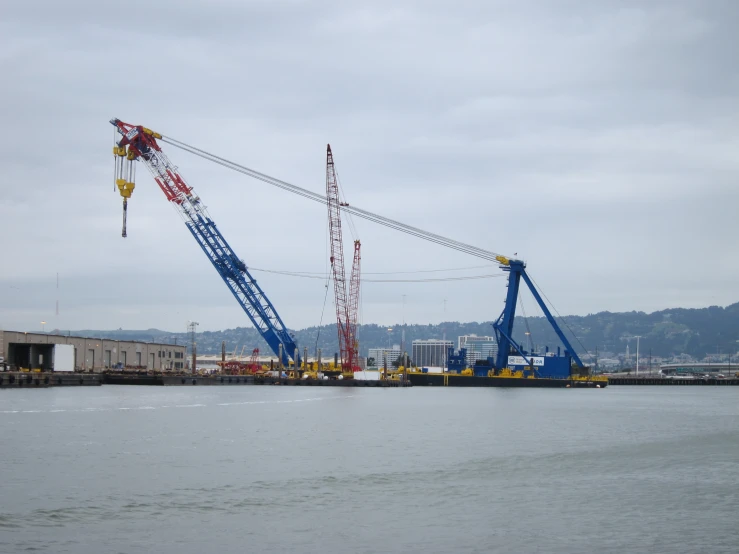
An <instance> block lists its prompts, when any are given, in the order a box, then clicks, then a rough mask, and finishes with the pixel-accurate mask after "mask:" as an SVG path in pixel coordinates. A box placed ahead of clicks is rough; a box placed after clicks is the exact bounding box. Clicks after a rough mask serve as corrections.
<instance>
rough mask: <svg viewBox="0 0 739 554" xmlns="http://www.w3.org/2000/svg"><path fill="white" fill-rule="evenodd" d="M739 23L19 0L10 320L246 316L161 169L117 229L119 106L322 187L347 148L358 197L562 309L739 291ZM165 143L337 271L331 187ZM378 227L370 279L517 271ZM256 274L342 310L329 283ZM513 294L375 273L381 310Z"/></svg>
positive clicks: (10, 112)
mask: <svg viewBox="0 0 739 554" xmlns="http://www.w3.org/2000/svg"><path fill="white" fill-rule="evenodd" d="M738 28H739V3H737V2H735V1H733V0H727V1H718V0H717V1H711V0H702V1H687V0H665V1H659V0H654V1H651V2H649V1H640V2H629V1H626V0H618V1H617V0H613V1H604V0H601V1H590V2H588V1H584V0H583V1H574V0H571V1H568V0H562V1H556V0H552V1H528V2H527V1H516V2H509V1H506V2H502V1H491V0H480V1H464V0H463V1H458V2H441V1H435V0H424V1H421V0H418V1H404V2H397V1H394V2H392V1H384V0H374V1H373V2H341V3H338V2H322V1H299V0H258V1H247V0H207V1H206V0H177V1H175V0H168V1H164V2H152V1H146V2H140V1H137V0H129V1H127V2H124V3H109V2H108V3H101V2H99V1H98V0H96V1H81V0H69V1H67V2H56V1H54V2H52V1H49V2H38V1H30V0H27V1H25V2H13V3H12V4H11V3H5V5H4V6H3V7H2V18H0V74H1V75H2V86H0V100H1V105H2V114H3V117H2V132H1V133H0V192H1V193H2V196H0V226H1V227H0V229H2V231H1V232H0V233H1V237H2V240H1V241H0V248H1V257H0V260H1V263H0V328H5V329H19V330H39V329H40V328H41V323H40V322H41V321H46V322H47V323H46V330H49V329H53V328H62V329H83V328H87V329H90V328H97V329H111V328H118V327H123V328H125V329H136V328H149V327H158V328H163V329H168V330H172V331H184V330H185V326H186V321H187V320H196V321H198V322H199V323H200V329H201V330H205V329H209V330H216V329H224V328H228V327H236V326H248V325H250V324H249V321H248V319H247V317H246V315H245V314H244V313H243V312H242V311H241V309H240V308H239V306H238V305H237V303H236V302H235V300H234V299H233V297H232V296H231V295H230V293H229V292H228V289H227V288H226V287H225V285H224V284H223V282H222V281H221V280H220V277H219V276H218V274H217V273H216V271H215V270H214V269H213V268H212V267H211V266H210V264H209V263H208V261H207V259H206V258H205V256H204V255H203V253H202V251H201V250H200V248H199V247H198V246H197V244H196V243H195V241H194V240H193V238H192V236H191V235H190V233H189V232H188V231H187V230H186V228H185V227H184V225H183V223H182V221H181V220H180V218H179V217H178V216H177V214H176V213H175V210H173V208H172V207H171V206H169V205H168V203H167V201H166V200H165V198H164V196H163V195H162V193H161V191H160V190H159V189H158V187H157V186H156V185H155V183H154V182H153V181H152V179H151V177H150V176H149V175H148V173H147V172H146V171H145V170H144V168H143V167H139V170H138V177H137V183H136V184H137V187H136V190H135V192H134V194H133V197H132V199H131V201H130V203H129V219H128V235H129V236H128V238H126V239H123V238H121V236H120V227H121V199H120V197H119V195H118V194H117V192H114V191H113V159H112V158H113V156H112V152H111V149H112V144H113V127H112V126H111V125H110V124H109V123H108V121H109V120H110V119H111V118H112V117H118V118H120V119H122V120H123V121H127V122H130V123H133V124H141V125H146V126H147V127H150V128H152V129H155V130H157V131H159V132H161V133H163V134H165V135H168V136H172V137H175V138H177V139H179V140H182V141H184V142H187V143H190V144H193V145H196V146H199V147H201V148H203V149H205V150H208V151H210V152H214V153H216V154H218V155H220V156H223V157H225V158H228V159H231V160H234V161H237V162H239V163H242V164H244V165H246V166H249V167H252V168H254V169H257V170H260V171H263V172H265V173H268V174H270V175H273V176H275V177H278V178H281V179H284V180H287V181H289V182H292V183H295V184H298V185H300V186H303V187H306V188H309V189H311V190H314V191H316V192H321V193H325V148H326V143H331V146H332V149H333V151H334V156H335V160H336V166H337V169H338V171H339V174H340V176H341V180H342V184H343V188H344V192H345V195H346V199H347V200H348V201H349V202H350V203H351V204H354V205H357V206H360V207H362V208H365V209H368V210H372V211H374V212H377V213H380V214H383V215H386V216H388V217H392V218H396V219H401V220H403V221H406V222H407V223H410V224H412V225H415V226H417V227H421V228H424V229H428V230H430V231H433V232H436V233H438V234H442V235H446V236H449V237H452V238H454V239H457V240H461V241H464V242H468V243H471V244H474V245H477V246H480V247H482V248H486V249H490V250H493V251H495V252H501V253H504V254H509V255H513V254H514V253H516V254H517V255H518V257H522V258H523V259H525V260H526V262H527V263H528V269H529V270H530V273H531V274H532V275H533V277H534V278H535V279H536V281H537V282H538V283H539V285H540V286H541V288H542V289H543V291H544V293H545V294H546V295H547V296H548V298H549V299H550V300H551V301H552V302H553V303H554V305H555V307H556V308H557V309H558V310H559V312H560V313H562V314H587V313H591V312H598V311H603V310H609V311H631V310H644V311H654V310H659V309H664V308H670V307H680V306H682V307H704V306H708V305H727V304H730V303H733V302H736V301H739V291H738V290H737V282H739V256H737V248H736V241H737V235H738V232H739V217H737V211H738V208H739V186H738V184H737V174H738V171H737V170H738V169H739V156H737V152H738V151H739V70H738V69H737V68H738V67H739V64H737V61H738V60H737V57H738V56H737V54H738V53H739V38H737V29H738ZM164 150H165V151H166V152H167V154H168V155H169V157H170V158H171V159H172V160H173V162H174V163H175V164H177V165H178V166H179V168H180V170H181V172H182V174H183V175H184V176H185V178H186V179H187V180H188V181H189V183H190V184H191V185H192V186H194V188H195V190H196V191H197V193H198V194H200V196H201V197H202V199H203V200H204V202H205V203H206V204H207V206H208V208H209V211H210V214H211V216H212V217H213V219H214V220H215V221H216V223H217V224H218V226H219V228H220V229H221V231H222V232H223V234H224V236H225V237H226V239H227V240H228V241H229V242H230V244H231V246H232V247H233V248H234V250H235V251H236V253H237V254H238V255H239V256H240V257H241V258H242V259H244V261H245V262H246V264H247V265H248V266H250V267H254V268H264V269H272V270H281V271H282V270H287V271H305V272H322V271H326V269H327V259H328V254H327V227H326V221H327V216H326V209H325V207H322V206H320V205H319V204H315V203H311V202H308V201H306V200H304V199H302V198H300V197H297V196H293V195H290V194H289V193H287V192H284V191H281V190H278V189H274V188H271V187H269V186H268V185H265V184H263V183H261V182H258V181H254V180H251V179H249V178H247V177H245V176H243V175H240V174H237V173H233V172H229V171H228V170H226V169H223V168H221V167H219V166H215V165H213V164H210V163H208V162H205V161H203V160H201V159H199V158H196V157H193V156H192V155H190V154H186V153H184V152H182V151H179V150H176V149H173V148H171V147H169V146H168V145H164ZM355 225H356V228H357V234H358V237H359V238H360V239H361V240H362V245H363V270H364V272H365V276H366V277H367V278H368V279H370V278H373V279H380V278H383V279H406V280H408V279H428V278H431V277H434V278H439V277H452V276H455V277H456V276H474V275H493V274H496V275H499V274H501V272H500V270H499V269H497V268H496V267H494V266H488V267H481V266H485V265H486V263H485V262H484V261H483V260H479V259H476V258H473V257H470V256H468V255H463V254H460V253H457V252H454V251H451V250H447V249H444V248H441V247H439V246H436V245H434V244H430V243H426V242H423V241H421V240H419V239H416V238H413V237H408V236H405V235H402V234H399V233H397V232H393V231H389V230H386V229H384V228H381V227H377V226H375V225H374V224H371V223H369V222H365V221H363V220H357V221H355ZM345 236H346V239H345V240H346V241H347V243H348V242H349V238H351V234H349V233H348V232H346V228H345ZM346 256H347V258H349V257H350V253H349V245H348V244H347V254H346ZM347 265H348V264H347ZM460 268H470V269H460ZM438 269H445V270H446V269H455V270H454V271H444V272H435V273H404V274H394V275H370V274H371V273H380V272H399V271H407V272H408V271H422V270H423V271H425V270H438ZM57 273H59V283H60V284H59V290H58V292H57V289H56V274H57ZM254 275H255V277H257V279H259V283H260V285H261V286H262V288H263V289H264V291H265V292H266V293H267V295H268V297H269V298H270V299H271V300H272V302H273V304H274V305H275V307H276V309H277V311H278V312H279V314H280V315H281V317H282V319H283V320H284V322H285V324H286V325H287V326H288V327H291V328H303V327H307V326H311V325H317V324H319V322H321V313H322V311H323V308H324V298H325V288H324V285H325V283H324V282H323V281H321V280H320V279H297V278H294V277H287V276H282V275H276V274H270V273H260V272H257V271H255V272H254ZM504 294H505V281H504V279H501V278H489V279H479V280H468V281H451V282H441V283H438V282H417V283H407V282H406V283H398V282H396V283H377V282H370V281H367V282H365V283H363V295H362V319H363V321H364V322H368V323H379V324H393V323H396V322H400V321H401V320H403V319H404V320H405V321H406V322H414V323H438V322H440V321H442V320H460V321H484V320H491V319H495V318H496V317H497V316H498V315H499V313H500V311H501V309H502V307H503V298H504ZM403 295H405V306H403V304H404V300H403ZM57 298H58V299H59V306H60V313H59V315H58V316H57V315H56V314H55V303H56V300H57ZM328 298H329V300H328V304H327V305H326V310H325V313H324V315H323V320H322V321H323V323H329V322H332V321H333V314H334V309H333V305H332V294H329V295H328ZM445 300H446V302H445ZM524 306H525V308H526V311H527V313H528V314H530V315H533V314H536V313H537V310H535V309H534V306H533V301H532V300H531V299H530V297H524Z"/></svg>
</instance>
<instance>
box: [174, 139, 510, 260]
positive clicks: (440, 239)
mask: <svg viewBox="0 0 739 554" xmlns="http://www.w3.org/2000/svg"><path fill="white" fill-rule="evenodd" d="M161 140H162V141H163V142H166V143H167V144H170V145H172V146H174V147H176V148H179V149H180V150H184V151H185V152H189V153H190V154H194V155H196V156H199V157H201V158H203V159H206V160H208V161H211V162H214V163H217V164H219V165H221V166H223V167H226V168H228V169H231V170H233V171H237V172H239V173H243V174H244V175H248V176H250V177H253V178H254V179H258V180H260V181H262V182H265V183H267V184H270V185H272V186H275V187H278V188H281V189H283V190H287V191H288V192H292V193H294V194H297V195H298V196H302V197H304V198H307V199H309V200H313V201H314V202H318V203H320V204H326V203H327V199H326V197H325V196H323V195H321V194H318V193H316V192H312V191H310V190H308V189H304V188H302V187H298V186H296V185H293V184H290V183H288V182H286V181H282V180H280V179H276V178H274V177H270V176H269V175H266V174H264V173H260V172H259V171H256V170H254V169H250V168H248V167H245V166H243V165H240V164H237V163H235V162H232V161H230V160H227V159H225V158H221V157H220V156H216V155H215V154H211V153H210V152H206V151H205V150H202V149H200V148H196V147H194V146H191V145H189V144H186V143H184V142H182V141H179V140H176V139H173V138H172V137H166V136H163V137H162V139H161ZM342 209H343V210H344V211H346V212H349V213H351V214H353V215H356V216H357V217H361V218H362V219H366V220H368V221H372V222H374V223H378V224H380V225H383V226H385V227H389V228H391V229H395V230H397V231H401V232H403V233H406V234H408V235H412V236H415V237H418V238H421V239H424V240H427V241H429V242H433V243H436V244H439V245H441V246H446V247H447V248H452V249H454V250H458V251H459V252H464V253H466V254H470V255H472V256H476V257H478V258H482V259H485V260H489V261H491V262H496V261H497V260H496V257H497V256H500V254H497V253H495V252H491V251H489V250H485V249H483V248H478V247H477V246H473V245H471V244H466V243H464V242H460V241H457V240H454V239H450V238H448V237H444V236H442V235H437V234H436V233H431V232H429V231H424V230H423V229H419V228H418V227H414V226H412V225H408V224H407V223H402V222H400V221H396V220H393V219H390V218H388V217H384V216H381V215H378V214H375V213H372V212H370V211H367V210H363V209H362V208H357V207H356V206H351V205H348V206H342Z"/></svg>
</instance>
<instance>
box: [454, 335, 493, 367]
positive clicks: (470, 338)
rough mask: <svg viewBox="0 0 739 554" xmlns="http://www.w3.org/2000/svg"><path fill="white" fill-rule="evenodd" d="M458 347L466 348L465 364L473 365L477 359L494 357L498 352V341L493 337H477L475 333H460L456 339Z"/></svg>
mask: <svg viewBox="0 0 739 554" xmlns="http://www.w3.org/2000/svg"><path fill="white" fill-rule="evenodd" d="M457 344H458V347H457V348H459V349H462V348H466V349H467V356H466V359H467V365H469V366H473V365H475V362H476V361H477V360H485V359H487V358H488V357H491V358H495V356H496V355H497V354H498V343H497V342H496V340H495V337H478V336H477V335H462V336H461V337H459V338H458V339H457Z"/></svg>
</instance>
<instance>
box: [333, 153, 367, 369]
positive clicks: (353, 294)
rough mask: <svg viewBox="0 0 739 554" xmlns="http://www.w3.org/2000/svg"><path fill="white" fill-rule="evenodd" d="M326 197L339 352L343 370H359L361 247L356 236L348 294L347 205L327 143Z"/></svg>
mask: <svg viewBox="0 0 739 554" xmlns="http://www.w3.org/2000/svg"><path fill="white" fill-rule="evenodd" d="M326 199H327V202H326V204H327V206H328V222H329V240H330V242H331V270H332V273H333V280H334V300H335V303H336V326H337V329H338V334H339V352H340V356H341V367H342V371H343V372H344V374H348V373H353V372H356V371H359V370H360V367H359V355H358V354H359V343H358V341H357V316H358V312H359V276H360V259H361V257H360V249H361V244H360V242H359V241H358V240H355V241H354V260H353V263H352V273H351V278H350V281H349V295H348V296H347V293H346V273H345V270H344V242H343V238H342V235H341V207H342V206H348V204H347V203H345V202H341V201H340V199H339V183H338V179H337V178H336V169H335V168H334V157H333V154H332V153H331V145H328V146H327V147H326Z"/></svg>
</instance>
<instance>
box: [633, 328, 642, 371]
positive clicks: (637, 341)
mask: <svg viewBox="0 0 739 554" xmlns="http://www.w3.org/2000/svg"><path fill="white" fill-rule="evenodd" d="M634 338H635V339H636V376H637V377H639V339H640V338H641V336H640V335H637V336H635V337H634Z"/></svg>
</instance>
